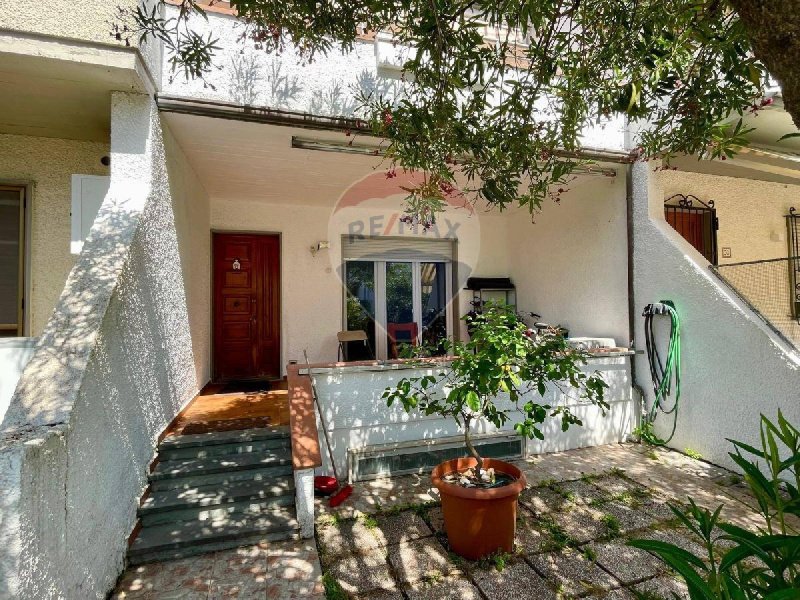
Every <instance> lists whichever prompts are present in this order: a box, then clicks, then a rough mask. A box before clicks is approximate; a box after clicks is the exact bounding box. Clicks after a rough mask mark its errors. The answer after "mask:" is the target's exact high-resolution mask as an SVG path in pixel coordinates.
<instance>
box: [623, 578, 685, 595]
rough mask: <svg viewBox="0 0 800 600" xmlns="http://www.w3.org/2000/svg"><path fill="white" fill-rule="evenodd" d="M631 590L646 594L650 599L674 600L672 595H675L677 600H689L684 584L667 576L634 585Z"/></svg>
mask: <svg viewBox="0 0 800 600" xmlns="http://www.w3.org/2000/svg"><path fill="white" fill-rule="evenodd" d="M631 589H632V590H634V591H635V592H638V593H640V594H647V595H649V597H650V598H654V597H655V598H659V599H663V600H674V598H675V596H674V595H673V594H677V595H678V598H681V599H685V600H689V589H688V588H687V587H686V584H685V583H684V582H683V581H681V580H678V579H675V578H673V577H670V576H669V575H665V576H662V577H656V578H655V579H649V580H648V581H644V582H642V583H639V584H637V585H634V586H633V587H632V588H631Z"/></svg>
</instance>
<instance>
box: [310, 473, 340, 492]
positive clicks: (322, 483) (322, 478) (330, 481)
mask: <svg viewBox="0 0 800 600" xmlns="http://www.w3.org/2000/svg"><path fill="white" fill-rule="evenodd" d="M338 489H339V482H338V481H336V478H335V477H328V476H327V475H317V476H316V477H314V491H315V492H317V493H318V494H320V495H322V496H330V495H331V494H333V493H334V492H335V491H336V490H338Z"/></svg>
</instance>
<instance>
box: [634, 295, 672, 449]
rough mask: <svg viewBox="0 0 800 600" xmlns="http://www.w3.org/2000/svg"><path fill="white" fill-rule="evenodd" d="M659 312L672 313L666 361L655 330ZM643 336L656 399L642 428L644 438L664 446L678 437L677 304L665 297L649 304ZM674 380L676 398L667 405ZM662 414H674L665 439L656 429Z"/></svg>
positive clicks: (661, 313) (645, 315)
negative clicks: (662, 356) (676, 434)
mask: <svg viewBox="0 0 800 600" xmlns="http://www.w3.org/2000/svg"><path fill="white" fill-rule="evenodd" d="M658 315H665V316H669V318H670V331H669V345H668V347H667V360H666V363H664V362H663V361H662V360H661V355H660V353H659V352H658V347H657V346H656V340H655V333H654V332H653V320H654V317H656V316H658ZM642 316H644V319H645V320H644V335H645V343H646V345H647V360H648V362H649V363H650V376H651V377H652V379H653V392H654V394H655V399H654V400H653V404H652V406H651V407H650V410H649V411H648V413H647V415H645V416H643V417H642V425H641V428H640V432H641V436H642V438H643V439H644V440H645V441H647V442H650V443H651V444H656V445H659V446H663V445H665V444H667V443H668V442H669V441H670V440H671V439H672V438H673V437H674V436H675V428H676V427H677V424H678V406H679V405H680V399H681V369H680V365H681V321H680V318H679V317H678V311H677V310H675V305H674V304H673V303H672V302H671V301H669V300H662V301H661V302H658V303H655V304H648V305H647V306H646V307H645V309H644V312H643V313H642ZM673 380H674V382H675V400H674V402H673V403H672V406H671V407H669V408H668V406H667V403H668V398H669V397H670V396H671V395H672V382H673ZM659 413H664V414H665V415H670V414H671V415H672V430H671V431H670V434H669V437H668V438H667V439H665V440H662V439H661V438H659V437H658V436H656V435H655V433H654V432H653V424H654V423H655V420H656V417H657V416H658V414H659Z"/></svg>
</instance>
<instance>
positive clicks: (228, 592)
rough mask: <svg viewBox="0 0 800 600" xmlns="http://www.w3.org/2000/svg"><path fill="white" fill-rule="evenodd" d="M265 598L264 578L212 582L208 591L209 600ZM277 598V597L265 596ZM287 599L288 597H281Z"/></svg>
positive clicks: (265, 586)
mask: <svg viewBox="0 0 800 600" xmlns="http://www.w3.org/2000/svg"><path fill="white" fill-rule="evenodd" d="M265 596H267V582H266V579H265V578H260V579H247V578H240V579H239V580H237V581H230V582H224V581H214V582H212V583H211V587H210V589H209V591H208V598H209V600H211V599H213V600H218V599H219V600H221V599H223V598H264V597H265ZM267 597H270V598H277V597H278V596H267ZM281 597H283V598H288V596H281Z"/></svg>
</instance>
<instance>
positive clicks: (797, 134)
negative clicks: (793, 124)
mask: <svg viewBox="0 0 800 600" xmlns="http://www.w3.org/2000/svg"><path fill="white" fill-rule="evenodd" d="M796 137H800V131H793V132H792V133H787V134H785V135H782V136H781V137H779V138H778V141H779V142H782V141H783V140H788V139H791V138H796Z"/></svg>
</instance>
